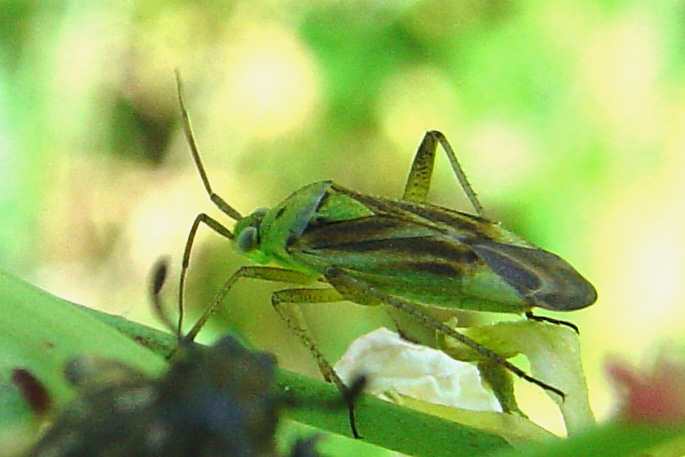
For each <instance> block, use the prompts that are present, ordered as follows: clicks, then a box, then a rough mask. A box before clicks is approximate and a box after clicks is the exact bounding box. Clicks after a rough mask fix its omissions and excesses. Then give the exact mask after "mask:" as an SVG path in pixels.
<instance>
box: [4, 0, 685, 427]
mask: <svg viewBox="0 0 685 457" xmlns="http://www.w3.org/2000/svg"><path fill="white" fill-rule="evenodd" d="M683 18H685V5H684V4H683V3H682V2H675V1H652V2H644V1H642V2H640V1H632V2H631V1H623V2H590V1H575V0H574V1H569V0H566V1H560V2H534V1H520V2H508V1H503V0H493V1H446V0H444V1H437V0H436V1H434V0H427V1H418V0H415V1H412V0H397V1H382V0H375V1H374V0H366V1H361V0H360V1H348V2H337V1H301V0H298V1H292V0H280V1H279V0H272V1H268V2H250V1H202V2H196V1H178V0H177V1H164V2H162V1H154V0H147V1H139V2H101V1H89V2H79V1H58V0H53V1H50V2H39V1H5V2H2V3H0V21H1V24H2V27H0V216H1V217H2V224H1V225H0V268H3V269H5V270H8V271H10V272H13V273H14V274H16V275H17V276H20V277H22V278H25V279H27V280H28V281H30V282H32V283H34V284H36V285H39V286H41V287H43V288H45V289H47V290H48V291H50V292H52V293H54V294H56V295H58V296H60V297H63V298H66V299H69V300H72V301H76V302H78V303H81V304H84V305H88V306H92V307H94V308H98V309H102V310H107V311H110V312H114V313H118V314H124V315H126V316H128V317H130V318H132V319H136V320H143V321H147V322H153V321H154V320H153V319H152V318H151V317H150V312H149V309H148V304H147V281H148V275H149V270H150V268H151V266H152V264H153V263H154V262H155V260H156V259H158V258H159V257H161V256H170V257H171V258H172V262H173V267H174V272H175V275H176V276H175V277H174V278H175V279H174V280H172V281H171V287H169V288H168V289H169V290H168V291H167V293H168V295H167V297H168V300H169V302H170V303H171V302H173V300H174V296H175V295H174V291H173V288H174V287H175V280H176V279H177V276H178V270H179V265H180V254H181V252H182V249H183V244H184V241H185V237H186V235H187V231H188V229H189V227H190V223H191V221H192V219H193V217H194V216H195V214H197V213H198V212H200V211H207V212H208V213H210V214H212V215H214V216H215V217H219V218H221V217H222V216H221V215H220V214H218V212H217V211H216V210H215V209H214V208H213V206H212V205H211V204H210V203H209V202H208V200H207V198H206V195H205V194H204V190H203V188H202V185H201V183H200V180H199V178H198V175H197V172H196V170H195V168H194V166H193V163H192V161H191V158H190V155H189V153H188V149H187V145H186V143H185V139H184V137H183V134H182V131H181V128H180V123H179V109H178V104H177V100H176V91H175V82H174V68H179V69H180V71H181V73H182V75H183V78H184V80H185V83H186V98H187V100H186V102H187V104H188V108H189V110H190V114H191V117H192V120H193V124H194V127H195V134H196V137H197V141H198V143H199V147H200V151H201V153H202V157H203V159H204V161H205V165H206V168H207V170H208V173H209V175H210V179H211V181H212V184H213V186H214V187H215V190H216V191H217V192H218V193H219V194H220V195H222V196H223V197H224V198H225V199H226V200H227V201H229V202H230V203H231V204H232V205H234V206H235V207H236V208H237V209H238V210H240V211H241V212H242V213H243V214H245V213H248V212H250V211H252V210H253V209H255V208H258V207H268V206H273V205H275V204H276V203H278V202H279V201H280V200H281V199H283V198H284V197H286V196H287V195H288V194H289V193H291V192H292V191H294V190H295V189H297V188H299V187H301V186H303V185H305V184H308V183H310V182H313V181H317V180H322V179H333V180H335V181H336V182H338V183H340V184H342V185H345V186H347V187H351V188H353V189H356V190H359V191H362V192H366V193H370V194H377V195H384V196H395V197H398V196H399V195H401V191H402V189H403V186H404V180H405V179H406V174H407V171H408V169H409V165H410V162H411V159H412V157H413V154H414V152H415V150H416V146H417V145H418V142H419V140H420V139H421V136H422V135H423V133H424V132H425V131H426V130H428V129H439V130H442V131H443V132H444V133H445V134H446V135H447V136H448V138H449V139H450V140H451V142H452V144H453V146H454V147H455V149H456V150H457V153H458V155H459V157H460V160H461V162H462V165H463V166H464V168H465V170H466V171H467V173H468V175H469V177H470V180H471V183H472V184H473V186H474V187H475V189H476V191H477V192H478V193H479V195H480V198H481V201H482V203H483V204H484V206H485V208H486V210H487V211H488V213H489V216H490V217H491V218H492V219H493V220H496V221H502V223H503V224H504V225H505V226H506V227H507V228H510V229H512V230H514V231H516V232H517V233H518V234H520V235H522V236H523V237H525V238H527V239H529V240H530V241H532V242H533V243H535V244H538V245H540V246H542V247H544V248H546V249H548V250H550V251H553V252H555V253H558V254H559V255H561V256H562V257H564V258H565V259H567V260H568V261H569V262H571V264H573V265H574V266H576V267H577V268H578V269H579V270H580V271H581V272H582V273H583V274H584V275H585V276H587V277H588V278H589V279H591V281H592V282H593V283H594V284H595V286H596V287H597V289H598V291H599V297H600V298H599V301H598V302H597V303H596V305H594V306H592V307H590V308H588V309H585V310H582V311H578V312H575V313H572V314H567V315H556V317H559V318H562V319H569V320H571V321H573V322H575V323H577V324H578V325H579V326H580V328H581V343H582V347H583V350H584V363H585V367H586V372H587V375H588V379H589V382H590V393H591V402H592V404H593V406H594V408H595V411H596V413H597V414H598V416H599V418H600V419H602V418H606V417H608V416H609V415H610V414H611V412H612V408H613V407H614V406H615V393H614V392H613V391H612V389H611V387H610V386H609V384H608V381H607V379H606V377H605V375H604V371H603V366H604V363H605V361H606V360H607V358H608V357H617V356H620V357H623V358H625V359H627V360H629V361H631V362H632V363H634V364H636V365H647V366H648V365H649V364H650V360H651V359H652V358H653V357H654V356H655V354H656V353H658V352H659V351H662V352H663V351H668V350H669V349H670V348H671V347H672V345H673V344H674V343H679V344H680V343H683V342H684V338H683V334H684V330H685V323H684V320H685V319H684V318H683V317H684V314H685V311H684V307H683V302H684V300H685V285H684V281H683V277H685V271H684V266H685V238H684V236H683V235H685V214H684V212H683V199H685V184H684V181H685V180H684V179H683V176H685V79H683V72H684V70H685V65H684V63H685V60H684V59H683V58H684V57H685V55H684V49H685V47H684V45H685V36H684V33H685V22H683ZM437 168H438V171H437V173H436V179H435V181H434V184H433V187H432V192H431V200H432V201H433V202H436V203H439V204H443V205H447V206H450V207H456V208H459V209H463V210H467V211H470V207H469V206H468V203H467V201H466V200H465V198H464V197H463V195H462V192H461V190H460V189H459V187H458V184H457V183H456V180H455V179H454V176H453V175H452V174H451V171H450V169H449V166H448V164H447V161H446V160H444V157H443V156H442V155H441V156H440V158H439V159H438V162H437ZM222 220H223V219H222ZM227 224H228V225H229V227H230V226H231V222H230V221H227ZM208 232H209V230H205V231H204V232H202V235H201V236H200V238H199V242H198V245H197V249H196V250H195V252H194V256H193V259H192V267H191V272H190V278H189V279H190V284H189V287H190V288H189V291H188V292H189V294H188V295H189V301H190V302H191V303H192V304H194V305H196V306H197V308H198V309H201V308H202V306H204V304H206V303H207V302H208V301H209V300H210V299H211V297H212V296H213V294H214V292H215V291H216V290H217V289H218V288H219V286H220V284H221V283H222V281H223V280H224V279H225V278H227V277H228V276H229V275H230V273H231V272H233V271H235V269H236V268H238V267H239V266H240V265H244V264H246V261H245V260H243V259H242V258H241V257H239V256H238V255H237V254H235V253H233V252H232V250H231V248H230V245H229V243H228V242H226V241H225V240H222V239H220V238H219V237H218V236H216V235H214V234H212V233H208ZM276 288H278V285H276V286H274V285H264V284H259V283H255V282H250V281H245V282H244V283H243V284H241V285H239V286H237V287H236V289H235V291H234V293H232V294H231V296H230V297H229V299H228V302H229V303H231V308H230V313H229V311H228V307H227V309H226V311H225V312H224V313H223V315H222V316H221V319H220V320H222V321H223V324H222V325H224V326H225V325H230V326H232V327H236V328H239V329H240V330H241V331H242V332H244V334H245V335H247V339H249V340H250V342H251V343H253V345H254V346H256V347H258V348H262V349H268V350H272V351H274V352H276V353H278V355H279V360H280V363H281V364H282V365H283V366H285V367H287V368H290V369H295V370H298V371H303V372H306V373H310V374H312V375H316V374H317V371H316V368H315V366H314V364H313V363H312V362H311V360H310V357H309V355H308V353H306V352H305V351H304V350H303V349H301V348H300V347H299V345H298V343H297V341H296V340H295V339H294V338H293V337H292V336H291V335H290V334H289V333H288V332H287V330H286V329H285V327H284V325H283V324H282V323H281V322H280V321H279V320H278V319H277V318H276V316H275V313H274V312H273V311H272V309H271V306H270V302H269V291H270V290H274V289H276ZM1 307H2V304H0V308H1ZM307 314H308V315H309V318H310V319H311V321H312V327H313V330H314V333H315V335H316V336H317V338H318V339H319V340H320V341H321V343H322V346H323V348H324V350H325V351H326V352H327V353H328V354H330V355H331V357H332V358H333V359H335V358H337V357H338V356H339V355H340V354H341V353H342V352H343V351H344V348H345V346H346V345H347V344H348V343H349V342H350V341H351V340H352V339H353V338H354V337H355V336H357V335H359V334H361V333H363V332H365V331H367V330H370V329H373V328H375V327H377V326H378V325H380V324H382V323H387V320H386V319H385V318H384V316H383V315H382V313H380V312H378V311H377V310H365V309H359V308H358V307H356V306H354V305H351V304H347V303H344V304H340V305H331V306H320V307H316V309H312V307H310V308H309V309H308V310H307ZM191 320H192V318H191ZM220 320H219V319H217V320H216V321H215V322H214V326H215V329H214V331H215V332H218V331H223V330H220V329H219V327H217V325H219V324H217V322H219V321H220ZM224 328H225V327H224ZM208 338H211V336H208ZM520 387H521V389H522V391H523V392H524V394H525V396H526V398H525V400H524V404H525V406H524V408H526V410H527V411H528V412H529V413H530V414H531V416H532V417H533V418H534V419H535V420H537V421H539V422H542V423H543V424H544V425H545V426H547V427H548V428H551V429H553V430H555V431H559V430H560V429H561V425H560V420H559V418H558V417H557V416H556V412H555V409H554V407H553V406H551V402H549V401H548V400H547V399H546V397H545V396H544V394H543V393H542V392H540V391H539V390H537V389H534V388H530V387H529V386H526V385H523V384H522V385H521V386H520Z"/></svg>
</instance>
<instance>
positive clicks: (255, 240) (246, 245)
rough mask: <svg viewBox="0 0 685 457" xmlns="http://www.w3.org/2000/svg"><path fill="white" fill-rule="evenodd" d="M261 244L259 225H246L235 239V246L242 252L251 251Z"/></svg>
mask: <svg viewBox="0 0 685 457" xmlns="http://www.w3.org/2000/svg"><path fill="white" fill-rule="evenodd" d="M258 244H259V232H258V231H257V227H246V228H245V230H243V231H242V232H240V235H238V237H237V238H236V240H235V247H236V249H237V250H238V251H240V252H250V251H252V250H254V249H255V248H256V247H257V245H258Z"/></svg>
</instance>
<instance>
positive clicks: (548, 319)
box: [526, 311, 580, 335]
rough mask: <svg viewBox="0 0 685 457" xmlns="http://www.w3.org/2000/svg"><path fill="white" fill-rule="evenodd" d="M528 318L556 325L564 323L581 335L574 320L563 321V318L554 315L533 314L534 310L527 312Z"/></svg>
mask: <svg viewBox="0 0 685 457" xmlns="http://www.w3.org/2000/svg"><path fill="white" fill-rule="evenodd" d="M526 319H528V320H531V321H536V322H549V323H550V324H554V325H563V326H565V327H568V328H570V329H571V330H573V331H574V332H576V334H577V335H580V330H578V326H577V325H576V324H574V323H572V322H568V321H563V320H561V319H554V318H553V317H547V316H536V315H534V314H533V312H532V311H527V312H526Z"/></svg>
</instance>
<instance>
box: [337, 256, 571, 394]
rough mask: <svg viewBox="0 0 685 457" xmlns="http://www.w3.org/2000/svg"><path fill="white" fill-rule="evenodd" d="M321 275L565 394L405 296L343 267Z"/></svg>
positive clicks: (347, 293) (349, 293)
mask: <svg viewBox="0 0 685 457" xmlns="http://www.w3.org/2000/svg"><path fill="white" fill-rule="evenodd" d="M324 276H325V277H326V279H327V280H328V282H329V283H330V284H331V285H332V286H333V287H335V289H336V290H337V291H338V292H340V294H341V295H342V296H343V297H345V299H347V300H350V301H353V302H355V303H359V304H363V305H378V304H384V305H386V306H391V307H393V308H395V309H398V310H400V311H402V312H404V313H406V314H408V315H410V316H412V317H413V318H414V319H416V321H417V322H419V323H421V324H422V325H425V326H427V327H428V328H432V329H435V330H437V331H439V332H441V333H443V334H444V335H446V336H449V337H451V338H454V339H455V340H457V341H459V342H460V343H462V344H464V345H465V346H468V347H469V348H471V349H473V350H474V351H476V352H478V353H479V354H481V355H482V356H484V357H486V358H488V359H490V360H492V361H493V362H496V363H498V364H500V365H501V366H503V367H504V368H506V369H507V370H509V371H511V372H512V373H514V374H515V375H516V376H518V377H520V378H523V379H525V380H526V381H528V382H531V383H533V384H535V385H538V386H540V387H542V388H543V389H545V390H547V391H550V392H554V393H556V394H557V395H559V396H560V397H561V398H562V399H564V398H565V397H566V394H565V393H564V392H563V391H561V390H560V389H558V388H556V387H554V386H551V385H549V384H547V383H545V382H543V381H540V380H539V379H537V378H534V377H533V376H531V375H529V374H528V373H526V372H525V371H523V370H521V369H520V368H519V367H517V366H516V365H513V364H512V363H511V362H509V361H508V360H506V359H505V358H504V357H502V356H501V355H499V354H497V353H496V352H494V351H493V350H491V349H488V348H487V347H485V346H483V345H481V344H479V343H477V342H476V341H474V340H472V339H471V338H469V337H467V336H466V335H462V334H461V333H459V332H457V331H456V330H454V329H453V328H451V327H449V326H448V325H445V324H443V323H442V322H440V321H439V320H437V319H435V318H433V317H431V316H429V315H427V314H426V313H424V312H423V311H421V310H420V309H419V305H417V304H416V303H412V302H410V301H408V300H404V299H402V298H400V297H397V296H392V295H387V294H384V293H381V292H378V291H377V290H375V289H373V288H372V287H371V286H369V285H368V284H366V283H364V282H363V281H360V280H358V279H356V278H354V277H353V276H351V275H349V274H348V273H346V272H345V271H344V270H343V269H341V268H339V267H334V266H332V267H328V268H327V269H326V271H325V272H324Z"/></svg>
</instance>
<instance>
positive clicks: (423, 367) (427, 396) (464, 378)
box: [335, 328, 502, 412]
mask: <svg viewBox="0 0 685 457" xmlns="http://www.w3.org/2000/svg"><path fill="white" fill-rule="evenodd" d="M335 371H336V372H337V373H338V374H339V375H340V377H341V378H342V379H343V381H344V382H345V383H346V384H349V383H350V382H351V381H352V380H353V379H355V377H356V376H357V375H359V374H363V375H365V376H367V377H368V378H369V386H368V387H367V389H366V392H369V393H372V394H376V395H380V396H383V395H385V396H386V397H392V396H393V394H394V393H396V394H400V395H404V396H408V397H412V398H416V399H419V400H423V401H427V402H431V403H436V404H439V405H445V406H451V407H456V408H463V409H470V410H475V411H495V412H501V411H502V409H501V407H500V405H499V402H498V401H497V399H496V398H495V396H494V395H493V393H492V392H491V391H490V390H487V389H485V388H484V387H483V383H482V381H481V377H480V373H479V372H478V369H477V368H476V367H475V365H472V364H470V363H466V362H460V361H457V360H454V359H452V358H451V357H449V356H448V355H446V354H445V353H444V352H442V351H439V350H437V349H432V348H429V347H427V346H421V345H417V344H413V343H410V342H408V341H405V340H403V339H402V338H401V337H400V336H399V335H398V334H396V333H394V332H391V331H390V330H388V329H386V328H379V329H378V330H374V331H373V332H370V333H367V334H366V335H363V336H361V337H360V338H358V339H356V340H355V341H354V342H353V343H352V344H351V345H350V346H349V347H348V348H347V351H346V352H345V354H344V355H343V357H342V358H341V359H340V361H339V362H338V363H337V364H336V366H335Z"/></svg>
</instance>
